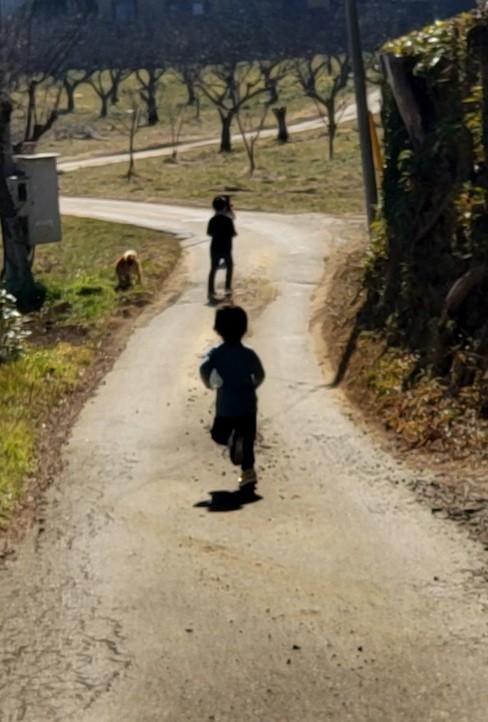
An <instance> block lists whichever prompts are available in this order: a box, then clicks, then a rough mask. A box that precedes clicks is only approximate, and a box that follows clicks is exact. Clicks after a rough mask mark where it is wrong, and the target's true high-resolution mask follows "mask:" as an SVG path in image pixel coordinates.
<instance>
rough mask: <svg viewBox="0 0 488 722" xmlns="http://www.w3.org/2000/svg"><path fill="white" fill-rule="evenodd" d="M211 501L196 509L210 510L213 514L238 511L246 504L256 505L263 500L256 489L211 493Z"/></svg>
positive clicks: (202, 503)
mask: <svg viewBox="0 0 488 722" xmlns="http://www.w3.org/2000/svg"><path fill="white" fill-rule="evenodd" d="M209 493H210V499H205V500H204V501H199V502H198V503H197V504H194V508H196V509H208V511H213V512H226V511H238V510H239V509H242V508H243V507H244V506H246V504H255V503H256V502H257V501H261V499H262V498H263V497H262V496H259V494H256V492H255V491H254V489H250V490H248V491H242V490H241V489H238V490H237V491H211V492H209Z"/></svg>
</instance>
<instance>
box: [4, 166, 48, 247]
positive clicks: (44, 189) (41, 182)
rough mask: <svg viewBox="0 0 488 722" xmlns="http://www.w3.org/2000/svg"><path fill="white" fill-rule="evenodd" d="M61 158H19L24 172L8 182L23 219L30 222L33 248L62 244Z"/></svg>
mask: <svg viewBox="0 0 488 722" xmlns="http://www.w3.org/2000/svg"><path fill="white" fill-rule="evenodd" d="M57 157H58V154H57V153H37V154H35V155H16V156H15V158H14V161H15V165H16V166H17V168H18V169H19V171H20V172H19V174H18V175H17V176H11V177H10V178H9V179H8V181H7V182H8V185H9V190H10V192H11V195H12V198H13V201H14V203H15V204H16V205H17V207H18V208H19V215H21V216H23V217H25V218H26V219H27V226H28V237H29V243H30V244H31V245H38V244H40V243H57V242H58V241H60V240H61V216H60V214H59V191H58V173H57V169H56V158H57Z"/></svg>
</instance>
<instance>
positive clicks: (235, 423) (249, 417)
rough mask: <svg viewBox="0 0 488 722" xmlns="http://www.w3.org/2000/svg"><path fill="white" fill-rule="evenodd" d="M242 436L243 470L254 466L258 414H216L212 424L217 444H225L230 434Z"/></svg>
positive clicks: (213, 435) (213, 437)
mask: <svg viewBox="0 0 488 722" xmlns="http://www.w3.org/2000/svg"><path fill="white" fill-rule="evenodd" d="M232 432H234V437H235V438H237V437H238V436H242V439H243V454H242V464H241V468H242V470H243V471H246V470H247V469H252V468H253V466H254V442H255V441H256V414H246V415H245V416H216V417H215V421H214V423H213V426H212V431H211V432H210V433H211V435H212V439H213V440H214V441H215V443H216V444H222V445H223V446H225V445H226V444H227V443H228V441H229V439H230V436H231V434H232Z"/></svg>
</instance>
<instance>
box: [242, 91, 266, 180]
mask: <svg viewBox="0 0 488 722" xmlns="http://www.w3.org/2000/svg"><path fill="white" fill-rule="evenodd" d="M268 111H269V103H263V104H262V105H261V106H260V107H259V108H258V110H257V113H255V114H253V112H252V111H251V110H250V109H249V108H243V109H242V110H241V111H239V112H238V113H237V114H236V120H237V125H238V126H239V130H240V133H241V136H242V142H243V143H244V148H245V150H246V154H247V159H248V161H249V175H250V176H251V178H252V177H253V175H254V172H255V170H256V144H257V142H258V140H259V136H260V135H261V131H262V130H263V128H264V124H265V122H266V118H267V116H268ZM256 116H257V119H256Z"/></svg>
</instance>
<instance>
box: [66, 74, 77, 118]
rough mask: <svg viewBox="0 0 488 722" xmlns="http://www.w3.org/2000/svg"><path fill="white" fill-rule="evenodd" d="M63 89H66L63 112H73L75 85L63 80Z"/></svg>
mask: <svg viewBox="0 0 488 722" xmlns="http://www.w3.org/2000/svg"><path fill="white" fill-rule="evenodd" d="M63 85H64V89H65V91H66V100H67V104H66V109H65V111H64V112H65V113H74V112H75V90H76V86H75V85H71V83H69V82H68V81H67V80H63Z"/></svg>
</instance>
